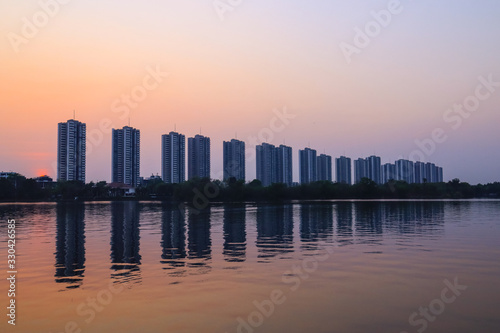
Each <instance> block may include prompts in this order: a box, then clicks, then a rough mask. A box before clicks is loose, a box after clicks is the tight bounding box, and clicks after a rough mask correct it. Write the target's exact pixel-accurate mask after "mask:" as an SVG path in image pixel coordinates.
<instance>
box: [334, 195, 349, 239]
mask: <svg viewBox="0 0 500 333" xmlns="http://www.w3.org/2000/svg"><path fill="white" fill-rule="evenodd" d="M336 213H337V241H338V242H339V244H340V245H349V244H352V243H353V218H352V203H351V202H339V203H338V204H337V205H336Z"/></svg>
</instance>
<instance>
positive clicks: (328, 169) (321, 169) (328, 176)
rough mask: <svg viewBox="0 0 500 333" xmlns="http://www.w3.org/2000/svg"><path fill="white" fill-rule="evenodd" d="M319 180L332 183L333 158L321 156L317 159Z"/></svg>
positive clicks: (317, 176)
mask: <svg viewBox="0 0 500 333" xmlns="http://www.w3.org/2000/svg"><path fill="white" fill-rule="evenodd" d="M316 167H317V175H316V179H317V180H326V181H330V182H331V181H332V157H331V156H329V155H325V154H321V155H319V156H318V157H316Z"/></svg>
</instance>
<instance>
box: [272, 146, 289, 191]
mask: <svg viewBox="0 0 500 333" xmlns="http://www.w3.org/2000/svg"><path fill="white" fill-rule="evenodd" d="M276 162H277V166H276V181H277V182H278V183H283V184H286V185H288V186H292V183H293V178H292V177H293V172H292V171H293V169H292V147H289V146H285V145H280V146H279V147H277V148H276Z"/></svg>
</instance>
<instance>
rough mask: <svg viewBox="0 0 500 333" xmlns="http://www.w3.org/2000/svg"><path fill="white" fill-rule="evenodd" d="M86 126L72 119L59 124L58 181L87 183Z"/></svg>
mask: <svg viewBox="0 0 500 333" xmlns="http://www.w3.org/2000/svg"><path fill="white" fill-rule="evenodd" d="M85 141H86V125H85V124H84V123H81V122H79V121H77V120H74V119H71V120H68V121H67V122H65V123H59V124H58V132H57V179H58V180H65V181H68V180H77V181H81V182H85V165H86V143H85Z"/></svg>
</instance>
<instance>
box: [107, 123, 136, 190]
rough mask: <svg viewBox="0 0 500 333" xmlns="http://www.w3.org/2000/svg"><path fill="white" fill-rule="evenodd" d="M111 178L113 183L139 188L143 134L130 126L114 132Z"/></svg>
mask: <svg viewBox="0 0 500 333" xmlns="http://www.w3.org/2000/svg"><path fill="white" fill-rule="evenodd" d="M112 152H113V155H112V159H111V164H112V166H111V176H112V177H111V178H112V181H113V182H117V183H123V184H127V185H130V186H134V187H135V186H139V183H140V165H141V132H140V131H139V130H138V129H135V128H132V127H130V126H125V127H123V128H122V129H113V130H112Z"/></svg>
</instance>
